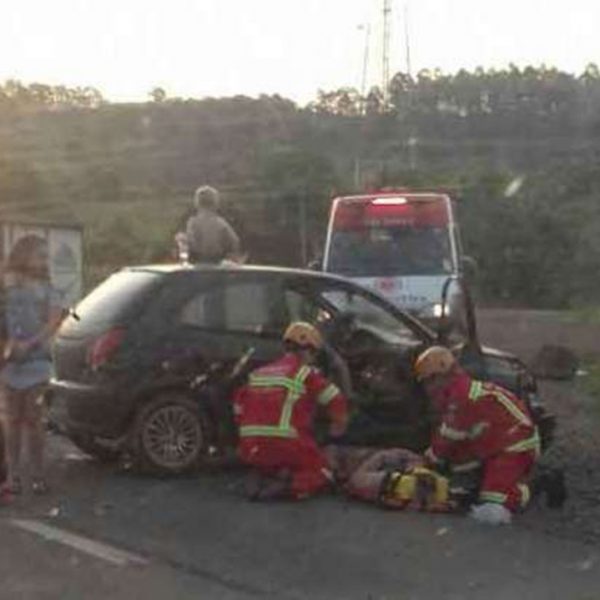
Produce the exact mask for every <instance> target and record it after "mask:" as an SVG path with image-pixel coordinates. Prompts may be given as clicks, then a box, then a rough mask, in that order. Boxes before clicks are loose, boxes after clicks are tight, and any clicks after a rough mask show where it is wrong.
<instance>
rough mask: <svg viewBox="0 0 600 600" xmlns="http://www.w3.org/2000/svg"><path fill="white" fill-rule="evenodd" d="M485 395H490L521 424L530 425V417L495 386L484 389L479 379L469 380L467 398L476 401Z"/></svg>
mask: <svg viewBox="0 0 600 600" xmlns="http://www.w3.org/2000/svg"><path fill="white" fill-rule="evenodd" d="M485 396H492V397H493V398H494V399H495V400H497V401H498V402H499V403H500V404H502V406H503V407H504V408H505V409H506V410H507V411H508V412H509V413H510V414H511V415H512V416H513V417H515V419H517V421H519V422H520V423H522V424H523V425H529V426H531V425H532V423H531V419H530V418H529V417H528V416H527V415H526V414H525V413H524V412H523V411H522V410H521V409H520V408H519V407H518V406H517V405H516V404H515V403H514V402H513V401H512V400H511V399H510V398H509V397H508V396H506V395H505V394H504V393H502V391H501V390H499V389H497V388H493V389H489V388H488V389H486V388H485V387H484V385H483V383H482V382H481V381H473V382H471V387H470V389H469V399H470V400H473V401H475V402H477V400H479V399H480V398H484V397H485Z"/></svg>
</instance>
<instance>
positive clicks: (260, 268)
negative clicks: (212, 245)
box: [123, 263, 356, 285]
mask: <svg viewBox="0 0 600 600" xmlns="http://www.w3.org/2000/svg"><path fill="white" fill-rule="evenodd" d="M123 269H124V270H127V271H146V272H153V273H164V274H171V273H189V272H196V273H264V274H271V275H296V276H302V277H309V278H312V279H315V280H323V281H339V282H341V283H346V284H350V285H356V283H355V282H353V281H350V280H349V279H347V278H345V277H340V276H339V275H334V274H332V273H323V272H321V271H310V270H308V269H297V268H292V267H279V266H269V265H239V264H232V263H228V264H225V265H192V264H183V263H174V264H159V265H137V266H129V267H124V268H123Z"/></svg>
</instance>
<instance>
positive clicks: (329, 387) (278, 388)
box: [234, 322, 347, 499]
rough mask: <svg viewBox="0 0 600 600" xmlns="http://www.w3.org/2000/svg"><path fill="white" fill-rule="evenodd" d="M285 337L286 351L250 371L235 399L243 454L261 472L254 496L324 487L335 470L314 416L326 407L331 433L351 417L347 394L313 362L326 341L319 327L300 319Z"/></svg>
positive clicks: (303, 493)
mask: <svg viewBox="0 0 600 600" xmlns="http://www.w3.org/2000/svg"><path fill="white" fill-rule="evenodd" d="M283 340H284V343H285V349H286V352H285V354H284V355H283V356H282V357H281V358H280V359H279V360H276V361H275V362H272V363H270V364H268V365H266V366H264V367H261V368H259V369H257V370H256V371H254V372H252V373H251V374H250V377H249V380H248V383H247V384H246V385H245V386H244V387H243V388H241V389H240V390H239V391H238V392H237V394H236V397H235V399H234V411H235V415H236V421H237V423H238V426H239V435H240V442H239V447H238V452H239V456H240V458H241V460H242V461H243V462H244V463H246V464H247V465H249V466H251V467H254V469H255V471H254V474H255V475H258V477H255V481H258V482H259V483H258V484H257V485H254V486H250V488H251V489H249V490H248V494H249V496H250V497H252V498H253V499H274V498H292V499H301V498H306V497H308V496H311V495H313V494H315V493H317V492H319V491H320V490H322V489H323V488H324V487H326V486H327V484H328V482H329V481H330V479H331V471H330V467H329V464H328V461H327V459H326V457H325V454H324V453H323V452H322V450H321V449H320V448H319V446H318V445H317V443H316V441H315V439H314V436H313V432H312V426H313V418H314V415H315V412H316V410H317V408H318V407H319V406H322V407H324V408H325V409H326V410H327V412H328V415H329V418H330V435H331V436H332V437H337V436H340V435H342V434H343V433H344V431H345V428H346V423H347V402H346V398H345V397H344V396H343V395H342V393H341V392H340V390H339V389H338V388H337V387H336V386H335V385H334V384H332V383H330V382H329V381H328V380H327V379H326V378H325V377H323V375H322V374H321V373H320V372H319V371H318V370H317V369H316V368H315V367H314V366H312V363H313V362H314V360H315V357H316V355H317V353H318V351H319V350H320V349H321V348H322V346H323V339H322V337H321V334H320V333H319V331H318V330H317V329H315V328H314V327H313V326H312V325H310V324H309V323H303V322H296V323H292V324H291V325H290V326H289V327H288V328H287V330H286V332H285V334H284V336H283Z"/></svg>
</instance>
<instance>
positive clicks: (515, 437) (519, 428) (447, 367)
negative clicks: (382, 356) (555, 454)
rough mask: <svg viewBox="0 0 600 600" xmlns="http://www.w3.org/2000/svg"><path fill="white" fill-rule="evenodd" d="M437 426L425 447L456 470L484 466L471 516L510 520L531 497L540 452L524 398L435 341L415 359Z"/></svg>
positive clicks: (435, 460)
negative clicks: (475, 373)
mask: <svg viewBox="0 0 600 600" xmlns="http://www.w3.org/2000/svg"><path fill="white" fill-rule="evenodd" d="M415 373H416V376H417V379H419V380H420V381H422V382H423V385H424V387H425V390H426V392H427V394H428V396H429V397H430V398H431V400H432V402H433V407H434V410H435V411H436V412H437V413H438V416H439V419H440V421H439V428H438V429H437V431H436V433H435V434H434V436H433V439H432V441H431V446H430V447H429V449H428V450H427V452H426V457H427V459H428V460H429V461H430V462H431V463H433V464H434V465H435V464H439V463H442V462H446V463H447V465H448V466H449V468H450V470H451V472H452V473H465V472H468V471H470V470H472V469H481V473H482V480H481V485H480V488H479V497H478V504H477V505H475V506H473V508H472V512H471V515H472V516H473V518H475V519H477V520H479V521H482V522H486V523H493V524H503V523H510V521H511V519H512V514H513V513H515V512H517V511H519V510H522V509H523V508H525V506H526V505H527V503H528V501H529V496H530V492H529V488H528V486H527V483H526V481H527V479H528V476H529V474H530V472H531V470H532V467H533V466H534V463H535V461H536V458H537V457H538V456H539V437H538V433H537V429H536V427H535V425H534V424H533V422H532V420H531V416H530V415H529V412H528V410H527V407H526V406H525V403H524V402H523V401H522V400H520V399H519V398H517V397H516V396H515V395H514V394H512V393H511V392H509V391H507V390H505V389H503V388H501V387H499V386H497V385H495V384H493V383H487V382H480V381H475V380H473V379H471V377H470V376H469V375H468V374H467V373H466V372H465V371H464V370H463V369H462V368H461V367H460V366H459V365H458V363H457V361H456V359H455V357H454V355H453V354H452V352H450V350H448V349H447V348H443V347H441V346H434V347H432V348H429V349H428V350H426V351H425V352H423V353H422V354H421V355H420V356H419V358H418V359H417V361H416V363H415Z"/></svg>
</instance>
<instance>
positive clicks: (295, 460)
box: [238, 437, 329, 499]
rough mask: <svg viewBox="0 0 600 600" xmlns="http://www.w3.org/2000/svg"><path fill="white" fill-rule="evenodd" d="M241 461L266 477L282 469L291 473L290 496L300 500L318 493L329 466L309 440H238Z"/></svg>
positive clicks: (261, 438)
mask: <svg viewBox="0 0 600 600" xmlns="http://www.w3.org/2000/svg"><path fill="white" fill-rule="evenodd" d="M238 451H239V455H240V458H241V460H242V461H243V462H244V463H246V464H247V465H250V466H252V467H254V468H255V469H257V470H258V471H259V472H260V473H261V474H263V475H266V476H272V475H276V474H277V473H278V472H281V471H282V470H288V471H289V472H290V473H291V476H292V481H291V489H290V493H291V495H292V497H293V498H296V499H300V498H306V497H308V496H311V495H313V494H315V493H317V492H319V491H320V490H322V489H323V488H324V487H325V486H326V485H327V483H328V481H329V479H328V474H329V465H328V463H327V459H326V458H325V455H324V454H323V452H322V451H321V449H320V448H319V446H317V444H316V443H315V442H314V440H312V439H310V438H296V439H282V438H269V437H247V438H242V439H241V440H240V444H239V448H238Z"/></svg>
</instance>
